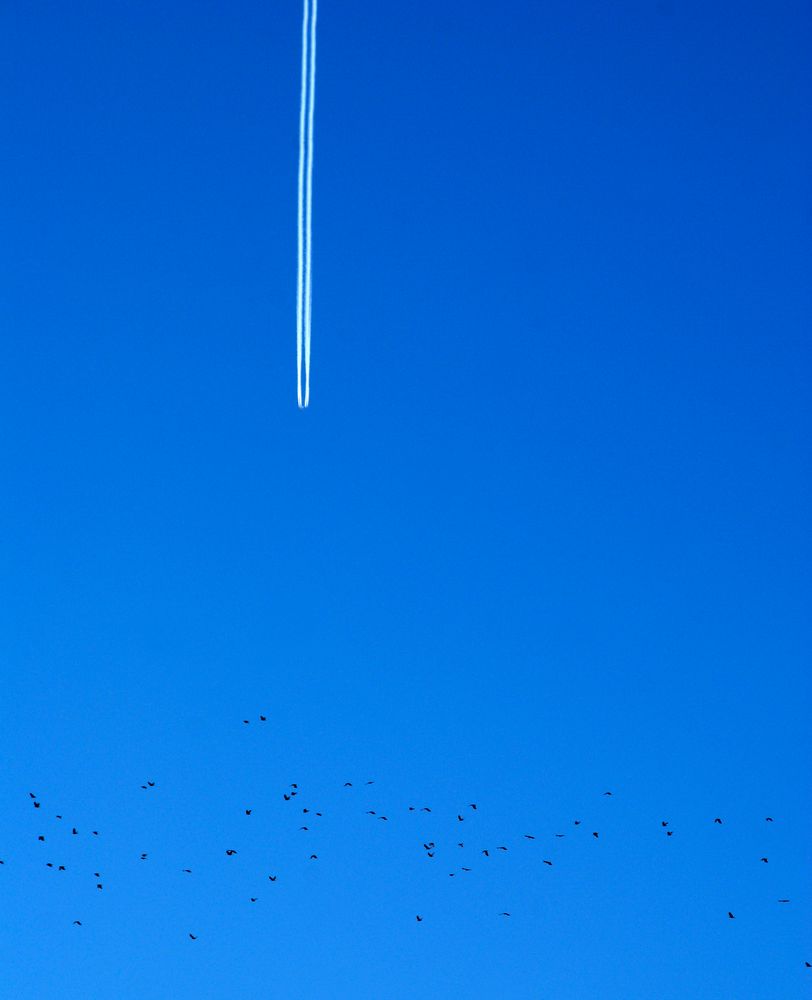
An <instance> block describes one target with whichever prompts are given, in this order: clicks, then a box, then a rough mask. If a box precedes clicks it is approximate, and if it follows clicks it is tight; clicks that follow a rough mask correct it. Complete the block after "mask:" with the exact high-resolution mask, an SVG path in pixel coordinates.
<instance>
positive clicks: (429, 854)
mask: <svg viewBox="0 0 812 1000" xmlns="http://www.w3.org/2000/svg"><path fill="white" fill-rule="evenodd" d="M426 854H427V856H428V857H430V858H433V857H434V852H433V851H426Z"/></svg>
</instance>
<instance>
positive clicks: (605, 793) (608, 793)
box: [603, 792, 612, 795]
mask: <svg viewBox="0 0 812 1000" xmlns="http://www.w3.org/2000/svg"><path fill="white" fill-rule="evenodd" d="M603 794H604V795H611V794H612V793H611V792H604V793H603Z"/></svg>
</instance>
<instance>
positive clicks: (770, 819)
mask: <svg viewBox="0 0 812 1000" xmlns="http://www.w3.org/2000/svg"><path fill="white" fill-rule="evenodd" d="M764 822H765V823H773V822H774V820H773V818H772V816H765V817H764Z"/></svg>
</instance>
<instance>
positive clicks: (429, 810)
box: [420, 806, 431, 813]
mask: <svg viewBox="0 0 812 1000" xmlns="http://www.w3.org/2000/svg"><path fill="white" fill-rule="evenodd" d="M420 812H422V813H430V812H431V809H429V807H428V806H423V808H422V809H421V810H420Z"/></svg>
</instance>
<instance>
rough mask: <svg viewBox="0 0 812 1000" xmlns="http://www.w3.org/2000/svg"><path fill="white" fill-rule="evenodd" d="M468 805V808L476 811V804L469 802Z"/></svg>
mask: <svg viewBox="0 0 812 1000" xmlns="http://www.w3.org/2000/svg"><path fill="white" fill-rule="evenodd" d="M468 805H469V806H470V807H471V808H472V809H476V802H469V803H468Z"/></svg>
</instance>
